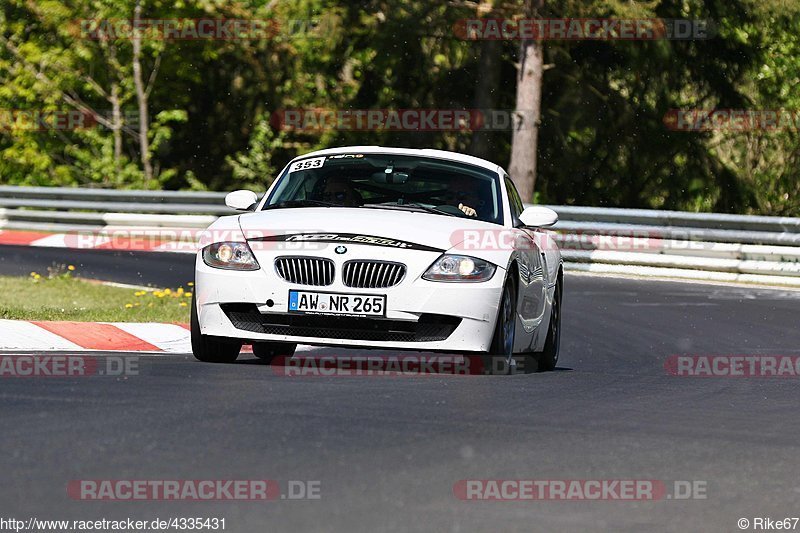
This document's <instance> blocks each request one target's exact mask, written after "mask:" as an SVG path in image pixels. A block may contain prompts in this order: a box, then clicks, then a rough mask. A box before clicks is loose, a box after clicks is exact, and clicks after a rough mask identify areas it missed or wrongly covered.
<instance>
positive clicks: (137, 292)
mask: <svg viewBox="0 0 800 533" xmlns="http://www.w3.org/2000/svg"><path fill="white" fill-rule="evenodd" d="M145 294H147V291H136V292H134V293H133V295H134V296H144V295H145Z"/></svg>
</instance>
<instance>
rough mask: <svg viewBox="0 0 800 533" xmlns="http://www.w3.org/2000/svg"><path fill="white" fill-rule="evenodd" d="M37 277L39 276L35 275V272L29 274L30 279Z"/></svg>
mask: <svg viewBox="0 0 800 533" xmlns="http://www.w3.org/2000/svg"><path fill="white" fill-rule="evenodd" d="M38 275H39V274H37V273H36V272H31V277H32V278H35V277H36V276H38Z"/></svg>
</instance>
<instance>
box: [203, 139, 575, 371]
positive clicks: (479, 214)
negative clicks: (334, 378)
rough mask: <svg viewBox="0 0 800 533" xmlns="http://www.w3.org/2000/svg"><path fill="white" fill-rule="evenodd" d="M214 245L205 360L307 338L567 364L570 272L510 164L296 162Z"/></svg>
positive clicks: (236, 200) (430, 159)
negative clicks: (562, 348) (564, 326)
mask: <svg viewBox="0 0 800 533" xmlns="http://www.w3.org/2000/svg"><path fill="white" fill-rule="evenodd" d="M226 203H227V205H228V206H230V207H232V208H235V209H239V210H242V211H246V212H245V213H243V214H240V215H234V216H226V217H221V218H219V219H218V220H217V221H216V222H214V223H213V224H212V225H211V226H210V227H209V228H208V230H206V232H204V235H203V237H202V238H201V241H200V251H199V252H198V254H197V261H196V276H195V291H194V300H193V302H192V310H191V311H192V319H191V333H192V335H191V338H192V350H193V352H194V355H195V357H196V358H197V359H199V360H201V361H209V362H232V361H234V360H235V359H236V358H237V356H238V354H239V351H240V349H241V347H242V344H243V343H251V344H252V345H253V352H254V353H255V355H256V356H258V357H259V358H262V359H266V360H270V359H272V358H274V357H276V356H284V357H291V356H292V354H293V353H294V350H295V347H296V346H297V344H311V345H320V346H338V347H342V348H380V349H390V350H398V349H400V350H417V351H434V352H448V353H452V354H461V355H481V356H482V359H480V360H481V361H483V362H484V364H486V363H487V362H488V363H489V364H490V365H491V368H493V369H494V370H498V369H504V371H508V370H511V369H513V368H514V366H515V365H516V363H517V362H518V361H519V360H523V361H526V362H527V363H526V369H527V370H531V365H530V362H535V363H534V364H533V366H534V367H536V368H538V369H539V370H548V369H553V368H554V367H555V365H556V362H557V360H558V352H559V343H560V322H561V313H560V310H561V294H562V287H563V268H562V260H561V254H560V252H559V250H558V247H557V246H556V244H555V242H554V240H553V239H552V238H551V236H550V235H549V234H548V233H547V232H543V231H540V228H543V227H548V226H552V225H553V224H555V223H556V222H557V220H558V215H557V214H556V213H555V212H554V211H552V210H550V209H547V208H544V207H529V208H527V209H524V208H523V204H522V201H521V200H520V197H519V194H518V193H517V190H516V188H515V187H514V184H513V183H512V181H511V179H509V177H508V174H507V173H506V172H505V171H504V170H503V169H502V168H501V167H499V166H498V165H495V164H493V163H490V162H489V161H485V160H483V159H478V158H475V157H471V156H466V155H461V154H457V153H453V152H446V151H440V150H415V149H405V148H402V149H401V148H383V147H377V146H351V147H344V148H336V149H328V150H322V151H318V152H314V153H310V154H306V155H303V156H301V157H298V158H296V159H294V160H293V161H291V162H290V163H289V164H288V165H287V166H286V168H284V169H283V171H282V172H281V173H280V175H279V177H278V178H277V179H276V180H275V181H274V183H273V184H272V186H271V187H270V188H269V190H268V191H267V192H266V194H265V195H264V196H263V198H261V200H259V199H258V197H257V195H256V194H255V193H254V192H251V191H235V192H232V193H230V194H229V195H228V196H227V198H226Z"/></svg>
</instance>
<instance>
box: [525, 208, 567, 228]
mask: <svg viewBox="0 0 800 533" xmlns="http://www.w3.org/2000/svg"><path fill="white" fill-rule="evenodd" d="M519 219H520V221H521V222H522V223H523V224H525V225H526V226H530V227H532V228H546V227H549V226H552V225H553V224H555V223H556V222H558V213H556V212H555V211H553V210H552V209H550V208H549V207H542V206H540V205H535V206H533V207H529V208H527V209H526V210H525V211H523V212H522V214H521V215H520V216H519Z"/></svg>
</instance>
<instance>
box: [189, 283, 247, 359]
mask: <svg viewBox="0 0 800 533" xmlns="http://www.w3.org/2000/svg"><path fill="white" fill-rule="evenodd" d="M189 328H190V330H191V339H192V353H193V354H194V356H195V358H196V359H198V360H200V361H203V362H205V363H233V362H234V361H236V358H237V357H239V352H240V351H241V349H242V343H241V342H236V341H234V340H231V341H222V340H219V339H215V338H213V337H209V336H208V335H203V334H202V333H200V321H199V320H198V318H197V302H196V301H195V296H194V294H192V311H191V321H190V323H189Z"/></svg>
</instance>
